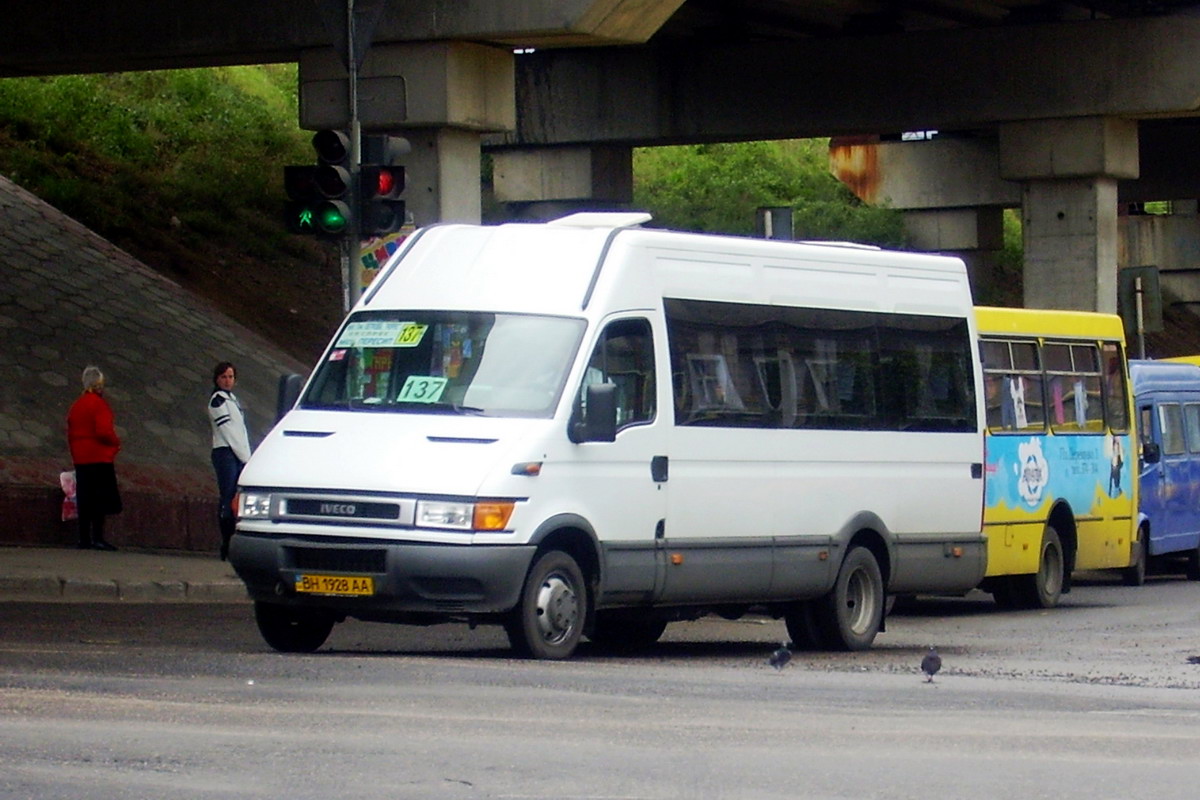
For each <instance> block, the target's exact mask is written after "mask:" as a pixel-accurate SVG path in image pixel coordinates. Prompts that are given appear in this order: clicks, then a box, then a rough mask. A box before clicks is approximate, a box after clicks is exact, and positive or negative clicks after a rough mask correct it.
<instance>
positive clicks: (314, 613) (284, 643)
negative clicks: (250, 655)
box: [254, 600, 334, 653]
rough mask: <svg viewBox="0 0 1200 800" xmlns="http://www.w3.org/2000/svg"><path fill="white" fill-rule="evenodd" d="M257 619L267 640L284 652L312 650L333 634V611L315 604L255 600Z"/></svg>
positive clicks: (264, 638) (259, 628)
mask: <svg viewBox="0 0 1200 800" xmlns="http://www.w3.org/2000/svg"><path fill="white" fill-rule="evenodd" d="M254 621H255V622H257V623H258V632H259V633H261V634H262V637H263V641H265V642H266V643H267V644H269V645H271V647H273V648H275V649H276V650H278V651H279V652H281V653H311V652H313V651H314V650H316V649H317V648H318V647H320V646H321V645H323V644H325V640H326V639H328V638H329V632H330V631H332V630H333V623H334V619H333V615H332V614H329V613H327V612H324V611H319V610H317V609H312V608H294V607H292V606H283V605H278V604H276V603H264V602H263V601H261V600H258V601H256V602H255V603H254Z"/></svg>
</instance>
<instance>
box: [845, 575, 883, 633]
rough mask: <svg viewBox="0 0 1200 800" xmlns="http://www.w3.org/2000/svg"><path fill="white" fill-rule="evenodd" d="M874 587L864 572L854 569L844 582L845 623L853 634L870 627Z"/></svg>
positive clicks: (874, 602)
mask: <svg viewBox="0 0 1200 800" xmlns="http://www.w3.org/2000/svg"><path fill="white" fill-rule="evenodd" d="M876 604H877V603H876V597H875V585H874V583H873V582H872V581H871V578H870V576H869V575H868V574H867V571H866V570H863V569H856V570H854V572H853V573H851V575H850V578H849V580H847V581H846V622H847V624H848V625H849V627H850V630H852V631H854V633H855V634H860V635H861V634H863V633H865V632H866V631H867V630H868V629H869V628H870V627H871V620H872V617H873V615H874V612H873V611H872V609H874V608H875V606H876Z"/></svg>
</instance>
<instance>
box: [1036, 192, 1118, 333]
mask: <svg viewBox="0 0 1200 800" xmlns="http://www.w3.org/2000/svg"><path fill="white" fill-rule="evenodd" d="M1021 220H1022V226H1023V232H1024V243H1025V306H1026V308H1068V309H1074V310H1078V311H1104V312H1107V313H1110V314H1112V313H1116V311H1117V182H1116V180H1114V179H1112V178H1077V179H1074V180H1047V181H1028V182H1027V183H1026V184H1025V187H1024V191H1023V197H1022V205H1021Z"/></svg>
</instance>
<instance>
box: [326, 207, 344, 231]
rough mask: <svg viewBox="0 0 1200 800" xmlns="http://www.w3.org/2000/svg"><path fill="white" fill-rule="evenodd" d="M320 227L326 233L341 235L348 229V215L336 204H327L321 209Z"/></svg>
mask: <svg viewBox="0 0 1200 800" xmlns="http://www.w3.org/2000/svg"><path fill="white" fill-rule="evenodd" d="M320 217H321V218H320V227H321V230H323V231H325V232H326V233H341V232H342V230H344V229H345V227H346V215H345V214H344V213H342V210H341V209H340V208H338V207H337V205H336V204H334V203H325V204H324V205H322V206H321V209H320Z"/></svg>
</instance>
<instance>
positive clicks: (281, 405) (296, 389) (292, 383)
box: [275, 373, 304, 422]
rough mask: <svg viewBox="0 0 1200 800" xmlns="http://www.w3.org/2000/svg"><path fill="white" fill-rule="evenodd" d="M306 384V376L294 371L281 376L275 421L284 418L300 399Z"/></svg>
mask: <svg viewBox="0 0 1200 800" xmlns="http://www.w3.org/2000/svg"><path fill="white" fill-rule="evenodd" d="M303 386H304V378H302V377H300V376H299V375H297V374H295V373H292V374H290V375H280V376H279V392H278V393H277V394H276V395H275V421H276V422H279V420H281V419H283V417H284V415H285V414H287V413H288V412H289V411H291V410H292V407H293V406H294V405H296V401H297V400H298V399H300V389H301V388H302V387H303Z"/></svg>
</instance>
